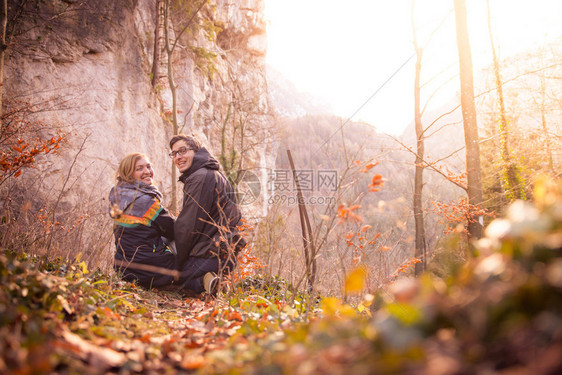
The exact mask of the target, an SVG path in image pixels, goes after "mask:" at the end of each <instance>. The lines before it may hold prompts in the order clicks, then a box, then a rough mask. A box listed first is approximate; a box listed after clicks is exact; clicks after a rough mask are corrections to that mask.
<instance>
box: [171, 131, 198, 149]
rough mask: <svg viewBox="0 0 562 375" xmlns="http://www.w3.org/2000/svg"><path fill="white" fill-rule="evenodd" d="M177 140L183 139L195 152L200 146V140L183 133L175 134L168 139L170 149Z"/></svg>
mask: <svg viewBox="0 0 562 375" xmlns="http://www.w3.org/2000/svg"><path fill="white" fill-rule="evenodd" d="M177 141H185V142H186V143H187V145H188V146H189V147H191V148H192V149H193V151H195V152H197V151H199V149H200V148H201V142H199V140H198V139H197V138H195V137H192V136H190V135H185V134H177V135H174V136H173V137H172V139H170V149H172V147H174V144H175V143H176V142H177Z"/></svg>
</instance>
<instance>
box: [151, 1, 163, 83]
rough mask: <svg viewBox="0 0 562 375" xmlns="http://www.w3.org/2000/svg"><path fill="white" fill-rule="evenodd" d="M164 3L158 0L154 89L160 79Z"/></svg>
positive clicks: (153, 61) (153, 65) (153, 72)
mask: <svg viewBox="0 0 562 375" xmlns="http://www.w3.org/2000/svg"><path fill="white" fill-rule="evenodd" d="M163 13H164V3H163V1H162V0H156V22H155V25H154V53H153V59H152V87H156V85H157V84H158V79H159V78H160V55H161V51H162V40H161V39H162V18H163V15H164V14H163Z"/></svg>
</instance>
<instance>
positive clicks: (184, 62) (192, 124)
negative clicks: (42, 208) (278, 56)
mask: <svg viewBox="0 0 562 375" xmlns="http://www.w3.org/2000/svg"><path fill="white" fill-rule="evenodd" d="M155 3H156V2H155V1H152V0H118V1H114V0H98V1H70V0H68V1H63V0H53V1H49V2H43V1H27V2H24V1H9V12H11V15H12V16H13V15H14V14H18V17H19V18H17V20H15V18H11V19H10V20H15V21H13V23H12V24H10V23H9V25H8V28H9V31H10V32H11V35H13V38H12V40H11V43H10V46H9V48H8V50H7V52H6V53H7V55H6V72H5V82H4V97H5V98H10V99H21V100H26V101H29V102H31V103H40V107H41V108H43V109H42V110H41V111H40V112H38V113H36V114H35V115H34V116H36V117H37V118H38V119H40V120H41V121H43V123H44V124H46V125H45V126H44V127H43V128H42V129H41V130H40V131H41V133H42V134H44V135H46V134H49V135H50V134H55V133H57V132H64V133H66V134H67V144H66V145H65V146H64V147H62V148H61V151H60V152H59V153H58V154H56V155H50V156H49V157H48V158H47V157H44V158H42V159H40V160H38V163H37V168H34V169H29V170H26V171H25V172H24V174H23V176H22V177H23V178H24V179H27V180H28V181H29V180H30V179H31V180H34V183H35V184H36V187H38V191H43V192H45V191H50V192H51V193H50V194H51V195H52V196H58V195H60V196H61V202H60V205H59V206H58V208H57V209H58V210H59V211H60V213H61V214H64V213H65V212H70V211H73V210H74V211H76V210H77V209H82V208H84V207H85V206H88V207H89V208H91V209H93V211H94V212H96V213H98V214H99V215H103V217H104V220H106V221H109V219H108V217H107V214H106V212H107V201H106V196H107V194H108V191H109V188H110V187H111V186H112V185H113V183H114V180H113V177H114V172H115V170H116V167H117V164H118V162H119V160H120V159H121V158H122V157H123V156H125V155H126V154H128V153H130V152H143V153H145V154H147V155H148V156H149V157H150V158H151V161H152V162H153V165H154V169H155V183H156V184H157V185H158V186H159V187H160V188H161V190H162V191H163V193H164V195H165V197H169V196H170V195H171V194H170V193H171V178H170V175H171V170H172V163H171V161H170V159H169V158H168V156H167V154H168V152H169V150H168V146H167V144H168V140H169V139H170V137H171V136H172V134H173V129H172V125H171V122H170V121H171V120H170V118H171V116H170V111H171V109H172V103H171V100H172V99H171V98H172V97H171V92H170V89H169V86H168V81H167V78H166V70H165V63H166V62H167V59H166V55H165V53H164V52H163V51H162V54H161V55H162V57H161V61H160V62H161V64H162V70H161V74H160V75H159V76H158V77H157V78H158V79H157V85H156V87H153V86H152V84H151V81H152V79H151V78H152V77H151V74H152V73H151V70H152V64H153V56H154V53H153V51H154V40H155V27H156V22H157V16H158V11H157V8H156V5H155ZM186 3H193V4H197V2H193V1H191V2H189V1H187V2H186ZM22 5H23V7H22ZM206 5H207V7H206V8H203V10H202V12H203V11H204V12H205V13H204V14H202V15H201V17H204V20H205V22H207V23H210V24H212V25H213V30H212V33H213V34H212V35H211V37H209V35H207V34H205V33H203V32H202V31H200V30H196V31H193V32H192V33H191V34H190V35H188V38H187V39H180V40H179V44H178V48H177V49H176V51H175V52H174V55H173V65H174V75H175V80H176V85H177V94H178V95H177V103H178V105H177V114H178V119H179V124H180V130H181V131H182V132H183V133H186V134H195V135H197V136H199V137H201V138H202V140H203V143H204V144H206V146H207V147H208V148H210V149H211V151H212V153H213V154H215V155H216V156H217V157H220V156H221V154H222V156H223V157H222V159H223V165H224V163H226V164H228V163H230V164H229V165H230V166H231V168H230V169H231V170H230V171H229V172H231V173H232V176H233V177H232V178H234V179H235V178H236V176H237V175H236V173H235V172H237V171H240V170H254V173H256V174H257V175H259V174H260V173H263V171H264V168H265V167H266V164H267V163H268V160H271V159H270V158H269V157H268V156H267V155H269V154H272V152H271V151H270V148H271V147H273V146H272V143H271V142H270V141H271V139H272V138H271V137H272V134H273V132H272V129H271V126H272V124H271V117H270V110H269V103H268V98H267V84H266V79H265V66H264V60H265V51H266V35H265V22H264V20H263V15H262V14H263V12H262V11H263V0H245V1H233V0H217V1H216V2H212V1H211V2H208V4H206ZM17 12H19V13H17ZM10 20H9V22H10ZM175 26H177V25H175ZM170 27H171V28H173V27H174V25H171V26H170ZM174 32H175V33H176V34H173V33H172V36H174V35H178V30H177V29H176V30H175V31H174ZM186 35H187V34H186ZM160 48H161V49H163V46H162V45H160ZM241 134H243V135H244V137H241V136H240V135H241ZM262 180H263V179H262ZM265 183H266V181H262V184H265ZM39 185H40V186H39ZM264 186H265V185H264ZM262 190H263V191H265V189H262ZM61 192H62V194H61ZM168 203H169V202H168ZM256 204H257V203H256V202H254V206H253V208H250V211H252V212H253V214H255V213H259V212H261V211H262V209H263V207H265V206H264V205H263V204H262V205H261V206H260V205H259V204H258V206H256ZM100 220H101V219H100Z"/></svg>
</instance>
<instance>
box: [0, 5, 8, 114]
mask: <svg viewBox="0 0 562 375" xmlns="http://www.w3.org/2000/svg"><path fill="white" fill-rule="evenodd" d="M7 25H8V0H3V1H2V13H0V33H2V35H0V125H2V113H3V111H2V105H3V103H4V102H3V99H4V98H3V92H4V55H5V54H6V48H8V46H7V45H6V26H7Z"/></svg>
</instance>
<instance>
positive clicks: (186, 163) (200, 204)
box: [170, 134, 245, 294]
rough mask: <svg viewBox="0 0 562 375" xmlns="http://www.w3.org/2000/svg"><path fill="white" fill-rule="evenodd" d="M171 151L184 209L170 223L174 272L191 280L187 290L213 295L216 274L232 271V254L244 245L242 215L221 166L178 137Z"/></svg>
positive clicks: (187, 138)
mask: <svg viewBox="0 0 562 375" xmlns="http://www.w3.org/2000/svg"><path fill="white" fill-rule="evenodd" d="M170 149H171V150H172V152H170V157H171V158H172V159H173V161H174V164H175V165H176V167H177V168H178V170H179V172H180V174H181V176H180V178H179V180H180V181H181V182H183V184H184V187H183V207H182V209H181V212H180V214H179V216H178V218H177V220H176V222H175V224H174V233H175V242H176V249H177V256H178V267H179V269H180V270H181V271H182V273H184V274H187V275H188V276H189V277H188V280H187V281H186V283H185V284H184V286H185V287H186V288H188V289H191V290H193V291H195V292H197V293H201V292H203V291H206V292H207V293H209V294H214V293H216V289H217V287H218V284H219V281H220V279H219V277H218V276H217V273H220V272H223V271H224V272H229V271H231V270H232V268H233V267H234V265H235V262H236V258H235V254H234V249H240V248H242V247H243V246H244V245H245V241H244V240H243V239H242V238H241V237H240V236H239V233H238V226H239V225H240V224H241V223H240V221H241V218H242V215H241V213H240V209H239V207H238V204H237V203H236V198H235V195H234V189H233V188H232V185H231V184H230V183H229V182H228V180H227V179H226V177H225V176H224V175H223V174H222V173H221V172H220V170H219V168H220V165H219V162H218V161H217V160H216V159H215V158H214V157H213V156H211V154H210V153H209V152H208V151H207V149H205V148H204V147H201V143H200V142H199V141H198V140H197V139H196V138H194V137H191V136H187V135H183V134H179V135H176V136H174V137H173V138H172V139H171V140H170Z"/></svg>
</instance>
